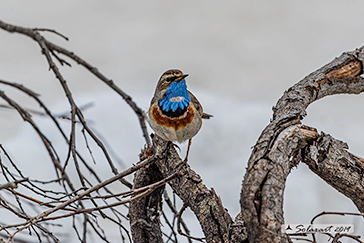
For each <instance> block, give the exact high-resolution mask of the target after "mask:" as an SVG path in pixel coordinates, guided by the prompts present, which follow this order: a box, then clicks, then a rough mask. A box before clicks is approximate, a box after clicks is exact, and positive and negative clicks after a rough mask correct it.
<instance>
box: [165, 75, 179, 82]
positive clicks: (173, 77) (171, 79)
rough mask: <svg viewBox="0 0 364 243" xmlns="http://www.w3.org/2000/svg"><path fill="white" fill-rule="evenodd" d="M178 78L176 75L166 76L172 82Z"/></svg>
mask: <svg viewBox="0 0 364 243" xmlns="http://www.w3.org/2000/svg"><path fill="white" fill-rule="evenodd" d="M176 78H177V77H176V76H172V77H168V78H166V81H167V82H172V81H174V80H175V79H176Z"/></svg>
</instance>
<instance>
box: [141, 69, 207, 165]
mask: <svg viewBox="0 0 364 243" xmlns="http://www.w3.org/2000/svg"><path fill="white" fill-rule="evenodd" d="M187 76H188V74H184V73H183V72H182V71H180V70H177V69H171V70H168V71H166V72H164V73H163V74H162V76H161V77H160V79H159V82H158V84H157V87H156V89H155V92H154V96H153V98H152V101H151V102H150V108H149V111H148V117H149V124H150V126H151V127H152V129H153V130H154V132H155V133H156V134H157V135H158V136H159V137H161V138H163V139H164V140H166V141H170V142H174V141H177V142H179V143H182V142H184V141H186V140H189V141H188V147H187V153H186V158H185V160H184V161H187V158H188V153H189V150H190V146H191V141H192V138H193V137H194V136H195V135H196V134H197V133H198V131H199V130H200V128H201V125H202V119H209V118H210V117H212V115H209V114H206V113H203V110H202V106H201V104H200V102H199V101H198V100H197V98H196V97H195V96H194V95H193V94H192V93H191V92H190V91H188V90H187V85H186V80H185V78H186V77H187Z"/></svg>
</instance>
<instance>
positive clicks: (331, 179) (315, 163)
mask: <svg viewBox="0 0 364 243" xmlns="http://www.w3.org/2000/svg"><path fill="white" fill-rule="evenodd" d="M348 148H349V147H348V145H347V144H346V143H344V142H342V141H339V140H336V139H334V138H333V137H331V136H330V135H327V134H324V133H322V134H321V135H320V137H319V138H318V139H317V141H316V142H315V143H314V144H313V145H311V146H309V147H307V148H306V150H305V153H304V156H303V158H304V159H303V162H304V163H306V164H307V165H308V166H309V168H310V169H311V171H313V172H314V173H316V174H317V175H318V176H319V177H321V178H322V179H323V180H324V181H325V182H326V183H327V184H329V185H330V186H332V187H333V188H335V189H336V190H338V191H339V192H340V193H342V194H344V195H345V196H347V197H348V198H350V199H351V200H352V201H353V202H354V204H355V205H356V207H357V208H358V210H359V211H360V212H361V213H364V178H363V172H364V160H363V159H361V158H359V157H357V156H355V155H353V154H351V153H350V152H348V151H347V149H348Z"/></svg>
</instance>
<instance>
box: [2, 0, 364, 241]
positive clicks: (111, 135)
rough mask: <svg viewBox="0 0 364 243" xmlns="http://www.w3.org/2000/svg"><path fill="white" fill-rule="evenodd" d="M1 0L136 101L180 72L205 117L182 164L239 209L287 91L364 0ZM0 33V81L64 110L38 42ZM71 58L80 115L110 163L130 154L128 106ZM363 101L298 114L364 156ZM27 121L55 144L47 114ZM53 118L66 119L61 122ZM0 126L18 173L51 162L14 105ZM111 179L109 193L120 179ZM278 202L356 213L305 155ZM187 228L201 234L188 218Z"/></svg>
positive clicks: (351, 39)
mask: <svg viewBox="0 0 364 243" xmlns="http://www.w3.org/2000/svg"><path fill="white" fill-rule="evenodd" d="M0 4H1V5H0V6H1V7H0V19H1V20H3V21H5V22H8V23H11V24H15V25H20V26H23V27H32V28H33V27H39V28H51V29H56V30H57V31H59V32H61V33H62V34H64V35H66V36H68V37H69V38H70V41H68V42H66V41H64V40H63V39H61V38H59V37H58V36H55V35H53V34H51V33H44V35H45V36H46V37H47V38H48V39H49V40H51V41H53V42H55V43H57V44H59V45H61V46H63V47H65V48H67V49H69V50H71V51H74V52H75V53H76V54H78V55H79V56H81V57H82V58H84V59H85V60H87V61H88V62H90V63H91V64H92V65H93V66H96V67H98V69H99V70H100V71H101V72H102V73H103V74H105V75H106V76H107V77H108V78H111V79H113V80H114V82H115V83H116V84H117V85H118V86H119V87H120V88H121V89H123V90H124V91H125V92H127V93H128V94H129V95H131V96H132V97H133V99H134V101H135V102H136V103H137V104H138V105H139V106H140V107H141V108H143V109H144V110H147V109H148V106H149V101H150V99H151V96H152V95H153V93H154V88H155V85H156V82H157V80H158V79H159V77H160V75H161V74H162V73H163V72H164V71H165V70H167V69H170V68H178V69H181V70H182V71H183V72H185V73H189V74H190V76H189V77H188V78H187V85H188V87H189V89H190V90H191V91H192V92H193V93H194V94H195V95H196V96H197V97H198V98H199V100H200V102H201V103H202V105H203V106H204V110H205V111H206V112H207V113H210V114H213V115H214V118H213V119H211V120H209V121H205V123H204V125H203V127H202V130H201V131H200V133H199V134H198V135H197V136H196V137H195V138H194V139H193V144H192V148H191V154H190V158H189V163H190V165H191V167H192V168H193V169H194V170H196V171H197V173H199V174H200V175H201V177H202V178H203V181H204V183H205V184H206V185H207V186H208V187H213V188H214V189H215V190H216V192H217V193H218V194H219V195H220V196H221V197H222V200H223V203H224V206H225V207H226V208H228V210H229V212H230V214H231V215H236V214H237V213H238V211H239V196H240V189H241V182H242V178H243V175H244V173H245V167H246V164H247V160H248V158H249V156H250V152H251V146H253V145H254V144H255V142H256V140H257V138H258V136H259V134H260V133H261V131H262V130H263V128H264V127H265V126H266V125H267V124H268V122H269V119H270V118H271V115H272V111H271V107H272V106H273V105H274V104H275V103H276V101H277V100H278V99H279V97H280V96H281V95H282V93H283V92H284V90H286V89H288V88H289V87H290V86H292V85H293V84H295V83H296V82H298V81H299V80H300V79H302V78H303V77H304V76H306V75H308V74H309V73H310V72H312V71H314V70H316V69H317V68H319V67H321V66H323V65H324V64H326V63H328V62H329V61H331V60H332V59H333V58H335V57H336V56H338V55H340V54H341V53H342V52H344V51H349V50H353V49H355V48H357V47H360V46H362V45H364V15H363V9H364V2H363V1H358V0H356V1H354V0H353V1H338V0H324V1H314V0H309V1H297V0H294V1H268V0H262V1H211V0H209V1H207V0H204V1H192V0H186V1H183V2H181V1H180V2H177V1H166V0H164V1H147V0H144V1H120V0H119V1H108V2H105V1H96V0H89V1H71V0H64V1H39V0H33V1H25V0H18V1H5V0H0ZM0 43H1V45H0V53H1V55H0V79H4V80H7V81H12V82H17V83H22V84H24V85H25V86H27V87H29V88H31V89H32V90H34V91H35V92H37V93H39V94H41V98H42V100H43V101H45V102H46V103H47V104H49V105H50V106H51V107H52V108H53V110H54V112H55V113H57V112H58V113H59V114H61V113H64V112H67V110H68V109H69V105H68V103H67V100H66V98H65V97H64V94H63V90H62V88H61V86H60V84H59V83H58V81H57V80H56V79H55V78H54V75H53V73H52V72H48V65H47V63H46V61H45V58H44V56H42V55H41V53H40V49H39V46H38V45H37V44H36V43H35V42H34V41H32V40H30V39H29V38H27V37H25V36H21V35H18V34H9V33H7V32H5V31H0ZM71 64H72V66H73V67H72V68H69V67H63V68H61V72H62V74H63V75H64V76H65V78H66V80H67V82H68V84H69V86H70V87H71V89H72V92H73V95H74V96H75V99H76V101H77V102H78V104H80V105H82V104H87V103H89V102H92V103H93V106H92V107H91V108H89V109H87V110H86V111H85V115H86V119H87V120H88V121H89V122H90V124H92V127H94V128H95V129H96V130H97V131H98V133H99V134H102V136H103V138H104V139H105V141H107V143H108V144H109V146H110V147H111V148H112V149H113V150H114V151H115V154H114V159H115V160H116V161H119V163H118V167H119V170H122V169H124V168H126V167H128V166H130V165H131V164H132V163H136V162H137V161H138V153H139V151H140V149H141V148H142V147H143V146H144V141H143V138H142V135H141V132H140V129H139V124H138V122H137V118H136V116H135V115H134V114H133V112H132V111H131V109H130V108H129V107H128V106H127V105H126V104H125V102H124V101H123V100H122V99H121V98H120V97H119V96H118V95H116V94H115V93H113V92H112V91H111V90H110V89H109V88H108V87H107V86H106V85H104V84H103V83H102V82H101V81H99V80H97V79H96V78H95V77H94V76H93V75H92V74H90V73H88V72H87V71H86V70H85V69H83V68H82V67H79V66H78V65H77V64H75V63H73V62H72V63H71ZM0 89H2V90H5V91H6V93H7V94H8V95H11V96H12V97H13V98H14V99H15V100H16V101H17V102H18V103H21V104H27V105H26V107H29V108H38V106H37V105H36V104H33V103H30V102H29V103H28V100H29V99H28V98H27V97H26V96H24V95H22V94H20V93H19V92H14V91H12V90H10V89H8V88H5V87H0ZM363 101H364V96H363V95H359V96H347V95H341V96H335V97H328V98H325V99H323V100H320V101H318V102H316V103H314V104H313V105H311V106H310V107H309V109H308V116H307V118H305V120H304V123H305V124H306V125H309V126H313V127H316V128H317V129H318V130H319V131H324V132H325V133H329V134H331V135H333V136H334V137H336V138H339V139H341V140H343V141H345V142H348V144H349V146H350V151H351V152H353V153H354V154H358V155H363V152H362V146H363V141H362V137H363V135H364V126H363V121H364V115H363V114H364V112H363V105H362V104H363ZM0 103H1V102H0ZM1 104H5V102H2V103H1ZM36 119H37V121H38V122H39V124H42V126H43V127H44V131H45V133H48V134H49V136H50V137H49V138H50V139H53V143H54V145H55V146H58V147H61V146H64V142H63V141H62V140H60V139H59V137H58V135H54V137H53V135H52V134H53V133H52V129H53V128H52V127H51V126H50V125H49V124H50V123H49V122H48V121H46V120H45V119H43V118H41V117H36ZM62 124H63V126H65V127H67V126H70V124H69V123H68V122H66V121H64V122H63V123H62ZM0 125H1V128H2V129H1V130H0V143H1V144H3V145H4V146H5V147H6V149H7V150H8V151H9V152H10V154H11V156H12V157H13V158H14V160H16V162H17V165H18V166H19V167H20V168H22V169H23V171H27V173H28V174H29V175H31V176H32V177H34V176H36V175H38V174H39V175H44V174H49V175H52V176H53V174H52V173H54V172H53V168H52V167H51V166H49V171H48V170H47V168H48V167H47V166H48V165H47V166H46V165H45V163H48V164H49V163H50V161H49V159H47V157H46V152H45V149H44V148H43V147H42V146H41V145H39V144H40V143H39V144H37V143H35V142H32V141H34V139H35V140H36V139H37V137H36V135H35V134H34V132H33V130H32V129H31V127H30V126H29V125H28V124H25V123H24V122H23V121H22V120H21V118H20V117H19V115H18V114H17V113H16V112H15V111H11V110H8V109H1V110H0ZM48 125H49V126H48ZM80 139H81V138H80ZM185 146H186V145H182V147H183V148H184V147H185ZM60 149H62V148H60ZM65 151H66V150H65ZM96 156H97V155H96ZM42 158H44V159H42ZM97 166H98V167H99V172H100V173H101V174H102V175H103V176H104V177H105V178H108V177H110V176H111V172H110V169H109V167H108V166H107V165H106V163H105V164H102V163H101V164H98V165H97ZM40 168H41V169H40ZM74 176H76V175H74ZM0 183H2V182H1V181H0ZM113 189H114V190H116V191H117V185H115V186H114V188H113ZM284 208H285V218H286V222H288V223H308V222H309V221H310V219H311V218H312V217H313V216H314V215H316V214H317V213H320V212H322V211H344V212H357V210H356V208H355V206H354V205H353V204H352V203H351V201H349V200H348V199H346V198H345V197H343V196H341V195H340V194H339V193H337V192H336V191H335V190H334V189H332V188H330V187H329V186H327V185H326V184H325V183H324V182H322V180H321V179H320V178H318V177H317V176H315V175H314V174H313V173H311V172H310V171H309V170H308V169H307V166H306V165H304V164H301V165H299V167H298V168H297V169H294V170H293V172H292V173H291V174H290V175H289V177H288V182H287V189H286V192H285V205H284ZM186 217H187V219H188V220H189V219H190V218H191V220H192V218H193V217H192V216H191V215H189V214H187V215H186ZM318 222H321V223H354V224H355V227H356V232H355V233H357V234H361V235H362V236H363V235H364V232H363V230H361V231H359V228H362V229H363V228H364V223H363V220H362V219H359V218H351V217H345V218H343V217H339V216H336V217H332V216H326V217H323V218H322V219H321V221H318ZM192 224H194V223H193V222H192V223H191V225H192ZM116 234H117V232H116ZM193 234H194V235H201V233H200V229H199V226H198V225H197V224H195V226H194V228H193ZM325 239H326V238H325ZM322 240H324V238H322Z"/></svg>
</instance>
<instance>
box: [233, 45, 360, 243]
mask: <svg viewBox="0 0 364 243" xmlns="http://www.w3.org/2000/svg"><path fill="white" fill-rule="evenodd" d="M363 48H364V47H362V48H360V49H358V50H355V51H354V52H348V53H343V54H342V55H341V56H340V57H338V58H336V59H335V60H333V61H332V62H330V63H329V64H327V65H325V66H324V67H322V68H320V69H318V70H317V71H315V72H313V73H311V74H310V75H308V76H307V77H305V78H304V79H303V80H301V81H300V82H298V83H297V84H296V85H294V86H292V87H291V88H289V89H288V90H287V91H285V92H284V94H283V96H282V97H281V98H280V99H279V100H278V102H277V104H276V106H275V107H273V112H274V114H273V119H272V121H271V122H270V124H269V125H268V126H267V127H266V128H265V129H264V130H263V132H262V134H261V135H260V137H259V139H258V141H257V143H256V145H255V146H254V149H253V151H252V154H251V156H250V159H249V162H248V169H247V173H246V174H245V177H244V181H243V186H242V192H241V199H240V203H241V214H242V215H243V219H244V222H245V223H246V227H247V233H248V237H249V241H250V242H288V239H287V238H286V236H285V235H284V234H283V233H281V225H282V224H283V223H284V217H283V194H284V188H285V181H286V178H287V176H288V174H289V172H290V169H291V168H292V166H293V165H294V163H292V162H295V161H292V159H294V160H298V159H299V155H300V150H301V149H302V148H304V147H305V146H306V145H307V143H312V139H313V138H312V137H310V136H308V137H306V136H304V134H303V135H302V134H301V135H300V134H299V133H297V132H298V131H297V132H295V133H293V134H291V135H292V136H288V137H285V136H283V134H284V132H287V129H288V130H289V129H292V128H293V129H297V128H298V127H300V124H301V122H300V120H301V119H303V117H304V116H305V115H306V108H307V107H308V106H309V105H310V104H311V103H312V102H315V101H316V100H318V99H321V98H323V97H325V96H328V95H334V94H359V93H361V92H363V91H364V79H363V78H362V77H360V76H359V75H360V74H361V73H362V72H363V70H362V67H363V64H362V57H363V56H364V54H363V52H364V49H363ZM301 128H302V127H301ZM301 128H300V129H299V130H302V129H301ZM308 130H310V129H308ZM300 132H301V133H302V131H300Z"/></svg>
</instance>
